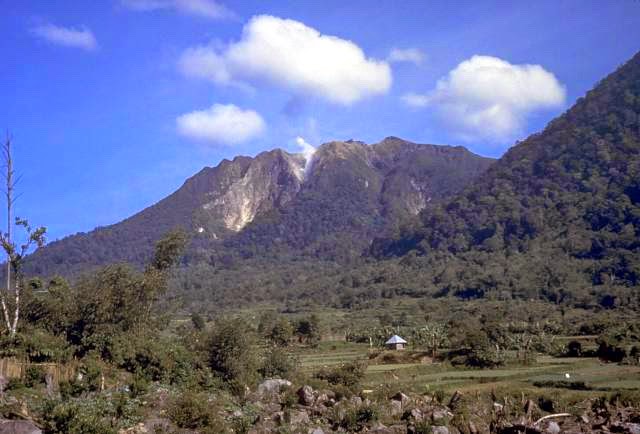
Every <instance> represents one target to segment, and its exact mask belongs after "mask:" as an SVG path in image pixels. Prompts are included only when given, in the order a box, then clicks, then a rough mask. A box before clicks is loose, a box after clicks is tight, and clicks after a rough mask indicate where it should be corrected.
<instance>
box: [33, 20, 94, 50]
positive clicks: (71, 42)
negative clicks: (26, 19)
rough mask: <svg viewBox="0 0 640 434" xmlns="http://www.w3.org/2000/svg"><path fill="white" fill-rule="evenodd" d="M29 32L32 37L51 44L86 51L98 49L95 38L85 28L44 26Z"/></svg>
mask: <svg viewBox="0 0 640 434" xmlns="http://www.w3.org/2000/svg"><path fill="white" fill-rule="evenodd" d="M31 31H32V32H33V34H34V35H36V36H38V37H39V38H42V39H44V40H46V41H48V42H51V43H52V44H56V45H61V46H64V47H72V48H80V49H83V50H87V51H92V50H95V49H96V48H98V43H97V42H96V38H95V36H93V33H92V32H91V30H89V29H88V28H86V27H82V28H79V29H74V28H71V27H62V26H56V25H54V24H45V25H42V26H38V27H34V28H33V29H31Z"/></svg>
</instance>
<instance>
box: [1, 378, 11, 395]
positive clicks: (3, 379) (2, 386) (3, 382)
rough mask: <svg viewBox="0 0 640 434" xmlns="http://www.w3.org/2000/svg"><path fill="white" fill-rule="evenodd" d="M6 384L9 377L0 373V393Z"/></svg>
mask: <svg viewBox="0 0 640 434" xmlns="http://www.w3.org/2000/svg"><path fill="white" fill-rule="evenodd" d="M8 384H9V379H8V378H7V377H5V376H4V375H0V393H3V392H4V391H5V390H6V388H7V385H8Z"/></svg>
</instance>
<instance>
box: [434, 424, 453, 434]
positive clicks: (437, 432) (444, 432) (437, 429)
mask: <svg viewBox="0 0 640 434" xmlns="http://www.w3.org/2000/svg"><path fill="white" fill-rule="evenodd" d="M431 433H432V434H449V428H447V427H446V426H443V425H436V426H432V427H431Z"/></svg>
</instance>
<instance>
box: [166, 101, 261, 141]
mask: <svg viewBox="0 0 640 434" xmlns="http://www.w3.org/2000/svg"><path fill="white" fill-rule="evenodd" d="M176 124H177V127H178V132H179V133H180V134H182V135H183V136H185V137H188V138H191V139H195V140H198V141H201V142H208V143H212V144H219V145H237V144H239V143H243V142H246V141H248V140H251V139H253V138H256V137H258V136H259V135H260V134H261V133H262V132H263V131H264V130H265V128H266V125H265V122H264V120H263V119H262V117H261V116H260V115H259V114H258V113H257V112H255V111H253V110H242V109H241V108H239V107H237V106H235V105H233V104H227V105H224V104H214V105H213V106H211V107H210V108H209V109H206V110H196V111H193V112H190V113H185V114H183V115H181V116H178V118H177V119H176Z"/></svg>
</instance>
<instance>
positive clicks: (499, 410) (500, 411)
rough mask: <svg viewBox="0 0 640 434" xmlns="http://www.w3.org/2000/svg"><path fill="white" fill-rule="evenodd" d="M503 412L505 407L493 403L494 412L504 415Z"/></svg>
mask: <svg viewBox="0 0 640 434" xmlns="http://www.w3.org/2000/svg"><path fill="white" fill-rule="evenodd" d="M503 410H504V405H502V404H500V403H498V402H494V403H493V411H495V412H496V413H502V411H503Z"/></svg>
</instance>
